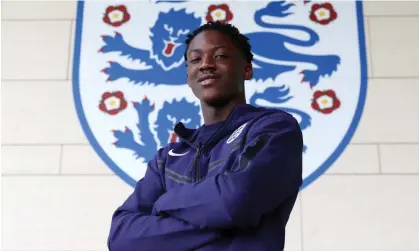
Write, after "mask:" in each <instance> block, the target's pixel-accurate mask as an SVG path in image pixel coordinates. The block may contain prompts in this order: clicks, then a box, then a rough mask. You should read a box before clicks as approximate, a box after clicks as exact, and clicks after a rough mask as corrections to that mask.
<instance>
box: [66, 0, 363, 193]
mask: <svg viewBox="0 0 419 251" xmlns="http://www.w3.org/2000/svg"><path fill="white" fill-rule="evenodd" d="M216 20H219V21H222V22H228V23H231V24H233V25H235V26H236V27H238V28H239V29H240V31H241V32H242V33H244V34H245V35H246V36H248V37H249V39H250V43H251V45H252V51H253V54H254V61H253V67H254V77H253V79H252V80H250V81H247V82H246V95H247V101H248V103H249V104H252V105H255V106H263V107H273V108H277V109H281V110H284V111H286V112H289V113H291V114H292V115H293V116H295V118H296V119H297V120H298V121H299V123H300V126H301V128H302V130H303V136H304V143H305V145H304V172H303V175H304V184H303V187H306V186H307V185H308V184H310V183H311V182H313V181H314V180H315V179H316V178H318V177H319V176H320V175H321V174H323V173H324V172H325V171H326V170H327V169H328V168H329V167H330V166H331V165H332V163H333V162H334V161H335V160H336V159H337V158H338V157H339V156H340V154H341V153H342V152H343V150H344V149H345V147H346V146H347V145H348V143H349V142H350V140H351V138H352V136H353V134H354V132H355V130H356V128H357V126H358V123H359V120H360V117H361V114H362V110H363V106H364V102H365V96H366V89H367V73H366V56H365V39H364V24H363V14H362V2H360V1H355V0H353V1H336V2H326V1H319V2H315V1H272V2H269V1H225V2H221V1H220V2H219V1H211V2H209V1H127V2H116V1H115V2H114V1H85V2H82V1H81V2H79V3H78V13H77V28H76V41H75V55H74V72H73V87H74V89H73V90H74V100H75V106H76V109H77V113H78V116H79V119H80V122H81V126H82V127H83V130H84V132H85V134H86V135H87V138H88V140H89V142H90V144H91V145H92V147H93V148H94V149H95V151H96V153H97V154H98V155H99V156H100V157H101V158H102V160H103V161H104V162H105V163H106V164H107V165H108V166H109V168H111V169H112V170H113V171H114V172H115V173H116V174H117V175H119V177H121V178H122V179H123V180H124V181H126V182H127V183H128V184H130V185H132V186H134V185H135V183H136V181H138V180H139V179H141V178H142V177H143V176H144V174H145V171H146V168H147V163H148V161H150V160H151V159H152V158H153V156H154V154H155V153H156V151H157V150H158V149H159V148H160V147H163V146H164V145H166V144H167V143H169V142H174V141H177V140H178V138H177V137H176V135H175V134H174V133H173V127H174V125H175V124H176V123H178V122H183V123H184V124H185V125H186V126H187V127H190V128H196V127H199V126H200V125H202V124H203V118H202V115H201V111H200V107H199V102H198V100H197V99H196V98H195V97H194V96H193V94H192V91H191V90H190V89H189V87H188V85H187V82H186V67H185V65H186V64H185V61H184V59H183V54H184V52H185V44H184V41H185V39H186V36H187V34H188V33H190V32H191V31H192V30H194V29H195V28H197V27H199V26H200V25H202V24H204V23H206V22H207V21H216Z"/></svg>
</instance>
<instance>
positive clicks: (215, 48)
mask: <svg viewBox="0 0 419 251" xmlns="http://www.w3.org/2000/svg"><path fill="white" fill-rule="evenodd" d="M221 48H226V49H227V48H228V47H227V46H225V45H217V46H214V47H213V48H211V50H218V49H221ZM194 51H197V52H201V51H202V50H201V49H193V50H190V51H189V52H188V54H187V55H189V54H190V53H191V52H194Z"/></svg>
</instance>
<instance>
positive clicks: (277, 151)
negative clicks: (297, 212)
mask: <svg viewBox="0 0 419 251" xmlns="http://www.w3.org/2000/svg"><path fill="white" fill-rule="evenodd" d="M247 137H248V140H247V142H248V143H247V144H246V145H245V148H244V150H243V151H242V152H241V154H240V155H239V157H237V159H236V160H235V162H234V164H233V166H230V167H229V171H226V172H224V173H219V174H217V175H215V176H213V177H208V178H206V179H204V180H202V181H200V182H197V183H193V184H186V185H183V186H180V187H177V188H175V189H172V190H171V191H169V192H168V193H166V194H164V195H163V196H162V197H160V198H159V199H158V200H157V202H156V203H155V209H154V210H155V211H156V212H165V213H167V214H169V215H171V216H172V217H175V218H179V219H183V220H185V221H187V222H189V223H191V224H194V225H197V226H201V227H218V228H231V227H239V228H240V227H252V226H257V225H258V223H259V221H260V219H261V217H262V216H263V215H264V214H268V213H269V212H272V211H274V210H275V209H277V208H278V206H280V205H281V203H282V202H284V201H285V200H287V199H290V198H292V197H296V196H297V194H298V191H299V188H300V186H301V184H302V154H303V149H302V148H303V139H302V132H301V129H300V127H299V126H298V123H297V121H296V120H295V119H294V118H293V117H291V116H290V115H285V114H283V115H282V114H280V115H278V114H276V115H270V116H266V117H265V118H262V119H260V120H259V121H257V122H256V123H255V125H254V126H253V127H252V128H251V129H249V132H248V136H247Z"/></svg>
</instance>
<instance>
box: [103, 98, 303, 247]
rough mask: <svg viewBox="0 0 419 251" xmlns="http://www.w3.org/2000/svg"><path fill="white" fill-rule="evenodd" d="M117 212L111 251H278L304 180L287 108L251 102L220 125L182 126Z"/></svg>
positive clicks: (299, 142)
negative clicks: (177, 140)
mask: <svg viewBox="0 0 419 251" xmlns="http://www.w3.org/2000/svg"><path fill="white" fill-rule="evenodd" d="M175 133H176V134H177V135H178V136H179V138H180V139H181V140H180V141H179V142H176V143H170V144H168V145H167V146H165V147H163V148H161V149H160V150H159V151H158V152H157V153H156V155H155V157H154V159H153V160H151V161H150V162H149V164H148V169H147V172H146V174H145V176H144V178H142V179H141V180H139V181H138V182H137V184H136V187H135V191H134V192H133V193H132V194H131V195H130V196H129V197H128V199H127V200H126V201H125V202H124V203H123V204H122V205H121V206H120V207H119V208H118V209H117V210H116V212H115V213H114V214H113V216H112V223H111V229H110V234H109V238H108V248H109V250H110V251H177V250H179V251H185V250H200V251H206V250H237V251H245V250H252V251H265V250H266V251H277V250H278V251H279V250H283V248H284V239H285V226H286V223H287V221H288V218H289V215H290V213H291V210H292V208H293V206H294V203H295V200H296V197H297V194H298V191H299V188H300V186H301V184H302V152H303V139H302V132H301V130H300V127H299V125H298V122H297V121H296V120H295V119H294V118H293V117H292V116H291V115H290V114H288V113H285V112H282V111H279V110H276V109H267V108H256V107H253V106H251V105H248V104H243V105H239V106H237V107H236V108H235V109H234V110H233V111H232V113H231V114H230V115H229V117H228V118H227V119H226V120H225V121H223V122H219V123H216V124H213V125H208V126H205V125H204V126H201V127H200V128H198V129H188V128H186V127H185V126H184V125H183V124H182V123H179V124H177V125H176V127H175Z"/></svg>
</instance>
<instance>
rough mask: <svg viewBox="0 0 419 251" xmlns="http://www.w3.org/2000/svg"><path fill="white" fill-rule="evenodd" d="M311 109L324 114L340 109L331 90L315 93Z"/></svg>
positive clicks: (338, 102)
mask: <svg viewBox="0 0 419 251" xmlns="http://www.w3.org/2000/svg"><path fill="white" fill-rule="evenodd" d="M311 107H312V108H313V109H314V110H316V111H319V112H321V113H324V114H330V113H332V112H333V111H334V110H336V109H338V108H339V107H340V101H339V99H338V98H337V97H336V93H335V92H334V91H333V90H326V91H316V92H315V93H314V95H313V101H312V103H311Z"/></svg>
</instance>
